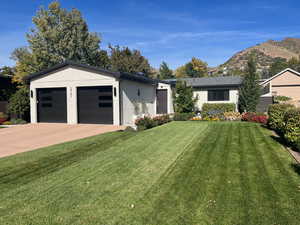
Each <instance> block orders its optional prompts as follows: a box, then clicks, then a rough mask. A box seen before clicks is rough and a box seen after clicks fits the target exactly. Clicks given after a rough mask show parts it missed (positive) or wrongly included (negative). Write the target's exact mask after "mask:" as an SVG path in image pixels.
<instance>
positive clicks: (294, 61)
mask: <svg viewBox="0 0 300 225" xmlns="http://www.w3.org/2000/svg"><path fill="white" fill-rule="evenodd" d="M287 67H288V68H291V69H293V70H296V71H298V72H300V59H299V58H295V57H292V58H291V59H290V60H289V61H288V62H287Z"/></svg>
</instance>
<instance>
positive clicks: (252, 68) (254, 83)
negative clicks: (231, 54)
mask: <svg viewBox="0 0 300 225" xmlns="http://www.w3.org/2000/svg"><path fill="white" fill-rule="evenodd" d="M260 95H261V87H260V85H259V75H258V73H257V72H256V63H255V61H254V58H253V57H250V58H249V60H248V63H247V69H246V73H245V77H244V81H243V84H242V87H241V90H240V98H239V102H240V110H241V111H242V112H255V111H256V106H257V104H258V103H259V98H260Z"/></svg>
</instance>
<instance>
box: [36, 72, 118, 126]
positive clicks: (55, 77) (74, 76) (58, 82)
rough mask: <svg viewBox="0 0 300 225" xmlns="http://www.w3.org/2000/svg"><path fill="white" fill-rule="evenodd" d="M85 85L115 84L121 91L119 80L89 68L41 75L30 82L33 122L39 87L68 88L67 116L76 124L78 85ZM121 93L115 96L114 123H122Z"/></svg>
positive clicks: (69, 120)
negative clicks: (120, 113)
mask: <svg viewBox="0 0 300 225" xmlns="http://www.w3.org/2000/svg"><path fill="white" fill-rule="evenodd" d="M85 86H113V88H116V89H117V93H119V81H118V80H116V79H115V78H114V77H110V76H109V75H105V74H98V73H95V72H90V71H88V70H82V69H76V68H73V67H66V68H63V69H61V70H58V71H55V72H52V73H50V74H47V75H45V76H43V77H39V78H37V79H34V80H32V81H31V82H30V90H31V91H32V93H33V96H32V98H30V109H31V113H30V114H31V115H30V117H31V122H32V123H37V92H36V89H37V88H56V87H66V88H67V118H68V123H69V124H76V123H77V122H78V118H77V87H85ZM119 112H120V109H119V95H118V94H117V96H114V97H113V121H114V125H119V124H120V115H119Z"/></svg>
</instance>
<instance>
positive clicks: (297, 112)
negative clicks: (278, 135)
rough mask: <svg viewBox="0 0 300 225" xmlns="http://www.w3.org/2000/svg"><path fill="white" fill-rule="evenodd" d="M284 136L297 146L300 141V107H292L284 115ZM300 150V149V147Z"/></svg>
mask: <svg viewBox="0 0 300 225" xmlns="http://www.w3.org/2000/svg"><path fill="white" fill-rule="evenodd" d="M283 120H284V123H285V128H284V138H285V139H286V141H287V142H288V143H289V144H291V145H293V146H295V147H297V145H298V147H299V143H300V109H290V110H288V111H287V112H286V113H285V115H284V119H283ZM299 150H300V149H299Z"/></svg>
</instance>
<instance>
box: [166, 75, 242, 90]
mask: <svg viewBox="0 0 300 225" xmlns="http://www.w3.org/2000/svg"><path fill="white" fill-rule="evenodd" d="M179 80H182V81H185V82H186V83H187V85H188V86H191V87H219V86H221V87H224V86H228V87H238V86H240V85H241V84H242V82H243V79H242V78H241V77H238V76H224V77H201V78H181V79H169V80H166V81H168V82H170V83H172V84H173V85H174V84H176V82H177V81H179Z"/></svg>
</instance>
